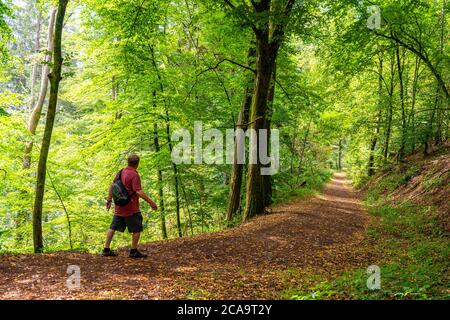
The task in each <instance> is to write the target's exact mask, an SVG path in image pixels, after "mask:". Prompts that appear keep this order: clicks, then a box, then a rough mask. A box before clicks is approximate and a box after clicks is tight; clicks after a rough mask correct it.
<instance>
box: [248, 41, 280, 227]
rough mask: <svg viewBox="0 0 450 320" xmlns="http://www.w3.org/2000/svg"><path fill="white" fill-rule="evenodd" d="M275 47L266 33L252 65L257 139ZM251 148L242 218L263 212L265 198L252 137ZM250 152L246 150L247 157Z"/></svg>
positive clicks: (252, 117)
mask: <svg viewBox="0 0 450 320" xmlns="http://www.w3.org/2000/svg"><path fill="white" fill-rule="evenodd" d="M277 51H278V48H277V47H274V46H273V45H270V44H269V37H268V33H266V34H263V35H261V36H260V37H259V38H258V43H257V53H258V59H257V64H256V72H257V75H256V80H255V94H254V98H253V101H252V107H251V111H250V123H251V129H253V130H255V131H254V132H256V136H258V133H259V130H261V129H265V125H266V123H265V117H266V111H267V103H268V101H267V98H268V95H269V89H270V83H271V80H272V73H273V70H274V67H275V60H276V56H277ZM254 140H256V141H253V142H252V143H253V147H254V148H256V152H255V157H256V159H253V162H254V163H251V162H252V161H251V160H250V163H249V165H248V174H247V194H246V206H245V212H244V216H245V219H248V218H251V217H254V216H256V215H259V214H262V213H264V207H265V203H266V201H265V199H264V190H263V178H262V175H261V162H260V159H259V156H258V153H259V152H258V151H259V149H260V141H259V139H258V137H255V139H254ZM251 154H252V152H251V151H250V158H251Z"/></svg>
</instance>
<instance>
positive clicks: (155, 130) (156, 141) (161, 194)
mask: <svg viewBox="0 0 450 320" xmlns="http://www.w3.org/2000/svg"><path fill="white" fill-rule="evenodd" d="M153 96H156V92H154V93H153ZM153 142H154V144H155V151H156V152H157V153H158V152H159V151H160V150H161V148H160V146H159V137H158V124H157V123H156V122H155V123H154V124H153ZM157 174H158V197H159V212H160V217H161V233H162V237H163V239H167V227H166V212H165V207H164V191H163V174H162V171H161V169H160V168H159V165H158V168H157Z"/></svg>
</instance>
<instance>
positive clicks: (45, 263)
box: [0, 174, 368, 299]
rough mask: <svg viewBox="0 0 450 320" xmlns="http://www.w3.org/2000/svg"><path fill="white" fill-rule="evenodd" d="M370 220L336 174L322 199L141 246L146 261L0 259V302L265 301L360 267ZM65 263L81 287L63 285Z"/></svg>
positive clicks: (59, 256) (70, 256)
mask: <svg viewBox="0 0 450 320" xmlns="http://www.w3.org/2000/svg"><path fill="white" fill-rule="evenodd" d="M367 223H368V216H367V214H366V212H365V211H364V210H363V209H362V207H361V205H360V202H359V199H358V196H357V194H356V192H355V191H354V190H353V189H352V188H351V187H350V186H349V184H348V183H347V182H346V181H345V176H344V175H342V174H336V175H335V176H334V178H333V179H332V181H331V182H330V183H329V184H328V185H327V186H326V187H325V188H324V190H323V191H322V193H321V194H320V195H318V196H316V197H314V198H311V199H307V200H298V201H293V202H290V203H288V204H283V205H278V206H275V207H274V208H273V210H272V214H270V215H265V216H261V217H257V218H255V219H252V220H251V221H249V222H247V223H244V224H242V225H239V226H238V227H236V228H233V229H229V230H225V231H223V232H218V233H209V234H202V235H199V236H195V237H190V238H182V239H174V240H169V241H161V242H154V243H149V244H146V245H144V246H143V247H142V249H143V250H142V251H144V252H145V253H147V254H148V255H149V258H147V259H145V260H139V261H135V260H131V259H129V258H127V257H126V252H125V250H122V251H121V252H120V256H119V257H117V258H104V257H101V256H99V255H90V254H83V253H67V252H60V253H54V254H42V255H16V256H0V299H80V298H81V299H174V298H218V299H245V298H248V299H262V298H277V297H278V294H279V291H280V290H282V289H283V288H285V287H286V286H295V285H299V284H301V279H298V278H299V277H298V276H297V277H291V276H289V274H290V273H289V272H292V270H297V272H300V273H301V272H302V271H307V270H308V271H311V270H312V271H313V272H326V273H330V274H335V273H336V274H337V273H339V272H342V271H343V270H345V269H346V267H347V266H350V265H351V266H355V265H358V264H361V265H362V264H364V263H365V261H366V258H367V257H365V256H364V255H361V254H360V253H359V252H358V247H359V244H360V243H361V241H362V239H363V238H364V231H365V228H366V226H367ZM69 265H77V266H79V267H80V270H81V288H79V289H75V290H69V289H67V287H66V280H67V278H68V274H67V273H66V270H67V267H68V266H69Z"/></svg>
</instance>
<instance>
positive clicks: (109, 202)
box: [106, 184, 113, 210]
mask: <svg viewBox="0 0 450 320" xmlns="http://www.w3.org/2000/svg"><path fill="white" fill-rule="evenodd" d="M112 197H113V196H112V184H111V185H110V186H109V190H108V199H106V209H107V210H109V209H111V204H112Z"/></svg>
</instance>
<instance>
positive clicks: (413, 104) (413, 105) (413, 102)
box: [409, 57, 421, 153]
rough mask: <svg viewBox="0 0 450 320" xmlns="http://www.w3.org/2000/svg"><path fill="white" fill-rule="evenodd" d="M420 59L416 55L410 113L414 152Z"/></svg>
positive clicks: (412, 149) (412, 148)
mask: <svg viewBox="0 0 450 320" xmlns="http://www.w3.org/2000/svg"><path fill="white" fill-rule="evenodd" d="M420 61H421V60H420V59H419V58H418V57H416V63H415V67H414V78H413V87H412V100H411V115H410V119H411V120H410V124H409V127H410V128H411V153H413V152H414V151H415V149H416V123H415V120H416V119H415V112H416V110H415V109H416V97H417V83H418V80H419V68H420Z"/></svg>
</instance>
